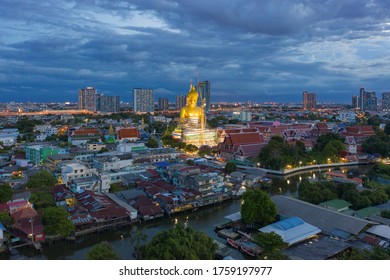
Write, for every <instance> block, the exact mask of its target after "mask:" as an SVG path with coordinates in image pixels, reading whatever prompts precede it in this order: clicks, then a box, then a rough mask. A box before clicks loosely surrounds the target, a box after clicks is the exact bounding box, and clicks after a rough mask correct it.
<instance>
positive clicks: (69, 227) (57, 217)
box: [42, 207, 74, 237]
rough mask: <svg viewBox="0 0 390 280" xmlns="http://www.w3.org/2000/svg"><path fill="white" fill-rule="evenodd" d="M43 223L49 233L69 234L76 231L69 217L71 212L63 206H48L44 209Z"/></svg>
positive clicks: (64, 235)
mask: <svg viewBox="0 0 390 280" xmlns="http://www.w3.org/2000/svg"><path fill="white" fill-rule="evenodd" d="M42 220H43V225H44V226H45V232H46V233H47V234H49V235H60V236H63V237H66V236H69V235H70V234H71V233H72V232H73V231H74V225H73V223H72V221H71V220H70V219H69V213H68V212H67V211H66V210H65V208H63V207H48V208H46V209H45V210H44V211H43V219H42Z"/></svg>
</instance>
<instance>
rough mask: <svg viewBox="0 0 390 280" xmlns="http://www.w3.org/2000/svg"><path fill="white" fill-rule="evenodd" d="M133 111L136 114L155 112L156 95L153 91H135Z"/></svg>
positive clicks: (139, 89)
mask: <svg viewBox="0 0 390 280" xmlns="http://www.w3.org/2000/svg"><path fill="white" fill-rule="evenodd" d="M133 110H134V112H136V113H153V112H154V95H153V90H152V89H142V88H134V89H133Z"/></svg>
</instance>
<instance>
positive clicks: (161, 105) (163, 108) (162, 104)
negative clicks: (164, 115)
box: [158, 97, 169, 111]
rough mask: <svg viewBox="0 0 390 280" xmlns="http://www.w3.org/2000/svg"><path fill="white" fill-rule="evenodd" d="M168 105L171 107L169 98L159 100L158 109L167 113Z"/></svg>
mask: <svg viewBox="0 0 390 280" xmlns="http://www.w3.org/2000/svg"><path fill="white" fill-rule="evenodd" d="M168 105H169V102H168V98H161V97H160V98H159V99H158V109H159V110H160V111H166V110H168Z"/></svg>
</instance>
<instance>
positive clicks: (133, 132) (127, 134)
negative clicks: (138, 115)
mask: <svg viewBox="0 0 390 280" xmlns="http://www.w3.org/2000/svg"><path fill="white" fill-rule="evenodd" d="M117 137H118V139H124V138H140V137H141V134H140V132H139V130H138V129H137V128H135V127H129V128H122V129H119V130H118V131H117Z"/></svg>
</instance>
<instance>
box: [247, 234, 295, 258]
mask: <svg viewBox="0 0 390 280" xmlns="http://www.w3.org/2000/svg"><path fill="white" fill-rule="evenodd" d="M253 242H255V243H256V244H257V245H259V246H260V247H261V248H262V249H263V252H262V253H261V258H263V259H268V260H286V259H288V256H286V255H284V254H283V253H282V252H281V250H283V249H284V248H287V245H288V244H287V243H285V242H284V241H283V239H282V237H281V236H280V235H278V234H276V233H274V232H270V233H264V232H260V233H258V234H256V235H255V236H253Z"/></svg>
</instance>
